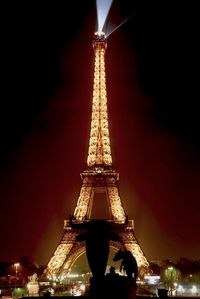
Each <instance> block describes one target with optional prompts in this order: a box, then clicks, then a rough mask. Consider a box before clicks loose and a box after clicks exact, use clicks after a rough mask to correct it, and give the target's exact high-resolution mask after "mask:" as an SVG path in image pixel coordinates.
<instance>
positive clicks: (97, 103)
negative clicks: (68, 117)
mask: <svg viewBox="0 0 200 299" xmlns="http://www.w3.org/2000/svg"><path fill="white" fill-rule="evenodd" d="M106 46H107V44H106V41H105V40H104V41H99V40H97V41H94V42H93V47H94V52H95V67H94V86H93V103H92V121H91V131H90V142H89V152H88V158H87V164H88V166H89V167H91V166H94V165H111V164H112V157H111V148H110V138H109V128H108V113H107V94H106V79H105V50H106Z"/></svg>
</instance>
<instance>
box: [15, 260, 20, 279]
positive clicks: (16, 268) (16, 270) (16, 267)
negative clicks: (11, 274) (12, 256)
mask: <svg viewBox="0 0 200 299" xmlns="http://www.w3.org/2000/svg"><path fill="white" fill-rule="evenodd" d="M19 266H20V263H14V267H15V276H16V279H17V274H18V269H19Z"/></svg>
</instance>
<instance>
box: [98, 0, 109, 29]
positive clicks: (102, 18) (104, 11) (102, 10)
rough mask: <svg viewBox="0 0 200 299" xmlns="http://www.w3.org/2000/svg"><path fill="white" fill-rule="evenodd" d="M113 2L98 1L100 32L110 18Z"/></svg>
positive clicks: (106, 0) (107, 0)
mask: <svg viewBox="0 0 200 299" xmlns="http://www.w3.org/2000/svg"><path fill="white" fill-rule="evenodd" d="M111 5H112V0H96V7H97V21H98V29H97V30H98V32H102V30H103V27H104V24H105V22H106V18H107V16H108V13H109V10H110V7H111Z"/></svg>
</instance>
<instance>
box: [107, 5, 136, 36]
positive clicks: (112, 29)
mask: <svg viewBox="0 0 200 299" xmlns="http://www.w3.org/2000/svg"><path fill="white" fill-rule="evenodd" d="M139 10H140V9H138V10H136V11H134V12H133V13H132V14H131V15H130V16H129V17H128V18H126V19H125V20H124V21H123V22H121V23H120V24H119V25H118V26H117V27H114V28H113V27H112V28H110V30H109V26H108V29H107V30H106V38H108V36H109V35H111V34H112V33H113V32H115V31H116V30H117V29H118V28H119V27H121V26H122V25H123V24H124V23H126V22H127V21H128V20H130V19H131V18H132V17H133V16H135V15H136V14H137V13H138V11H139Z"/></svg>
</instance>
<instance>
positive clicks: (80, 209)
mask: <svg viewBox="0 0 200 299" xmlns="http://www.w3.org/2000/svg"><path fill="white" fill-rule="evenodd" d="M91 183H92V181H91V179H89V178H87V177H85V178H84V179H83V185H82V187H81V191H80V196H79V198H78V201H77V205H76V208H75V211H74V217H75V218H76V220H80V221H82V220H84V218H85V217H86V216H88V217H89V216H90V215H88V212H89V211H88V209H89V206H91V203H90V199H91V197H92V188H91Z"/></svg>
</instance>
